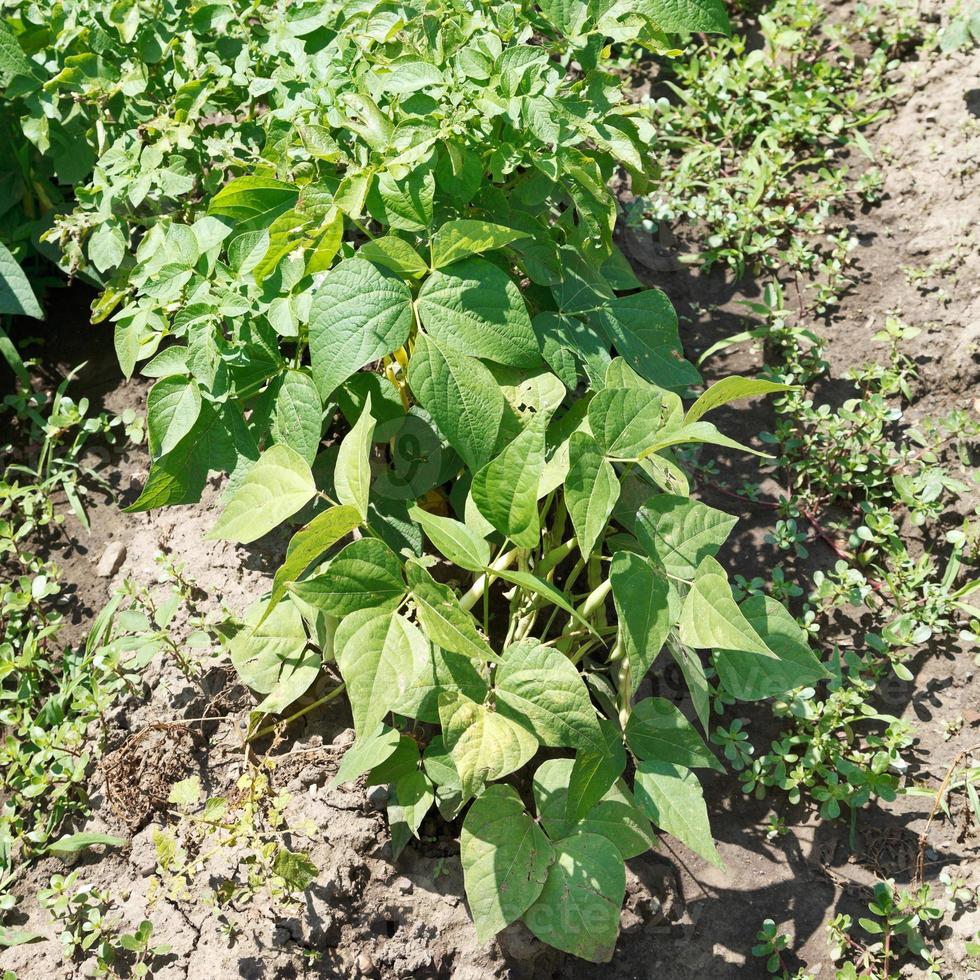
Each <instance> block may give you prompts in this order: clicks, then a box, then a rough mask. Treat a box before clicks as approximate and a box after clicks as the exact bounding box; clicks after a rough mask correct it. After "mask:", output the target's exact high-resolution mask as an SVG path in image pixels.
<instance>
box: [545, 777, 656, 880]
mask: <svg viewBox="0 0 980 980" xmlns="http://www.w3.org/2000/svg"><path fill="white" fill-rule="evenodd" d="M572 766H573V762H572V760H571V759H549V760H548V761H547V762H543V763H542V764H541V765H540V766H538V771H537V772H536V773H535V774H534V782H533V786H532V788H533V791H534V805H535V807H536V809H537V811H538V817H539V818H540V820H541V822H542V824H544V829H545V830H546V831H547V832H548V836H549V837H550V838H551V839H552V840H561V839H562V838H563V837H571V836H572V835H573V834H598V835H599V836H600V837H605V838H606V839H607V840H608V841H609V842H610V843H612V844H614V845H615V847H616V850H617V851H619V853H620V856H621V857H622V859H623V860H624V861H628V860H629V859H630V858H633V857H636V856H637V855H638V854H644V853H645V852H646V851H649V850H650V848H652V847H655V846H656V837H655V836H654V834H653V831H652V830H651V829H650V821H649V820H648V819H647V817H646V815H645V814H644V813H643V812H642V811H641V810H640V809H639V807H637V805H636V803H635V801H634V800H633V797H632V794H631V793H630V791H629V788H628V787H627V786H626V784H625V783H624V782H623V781H622V780H621V779H618V778H617V779H616V780H615V781H614V783H613V785H612V786H610V787H609V788H608V789H607V790H606V792H605V793H603V794H602V797H601V798H600V799H599V800H597V801H596V803H595V804H594V805H593V806H591V807H590V808H589V810H588V812H587V813H586V815H585V816H584V817H583V818H582V819H581V820H570V819H569V818H568V815H567V814H568V785H569V779H570V777H571V774H572Z"/></svg>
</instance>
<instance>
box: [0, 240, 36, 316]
mask: <svg viewBox="0 0 980 980" xmlns="http://www.w3.org/2000/svg"><path fill="white" fill-rule="evenodd" d="M2 315H12V316H31V317H34V319H36V320H42V319H43V318H44V311H43V310H42V309H41V304H40V303H38V301H37V297H36V296H35V295H34V290H33V289H31V284H30V281H29V280H28V278H27V276H26V275H24V272H23V270H22V269H21V267H20V266H19V265H18V263H17V260H16V259H15V258H14V257H13V255H11V254H10V251H9V250H8V249H7V246H6V245H4V244H3V242H0V316H2Z"/></svg>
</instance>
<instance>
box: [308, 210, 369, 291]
mask: <svg viewBox="0 0 980 980" xmlns="http://www.w3.org/2000/svg"><path fill="white" fill-rule="evenodd" d="M321 227H322V229H323V230H322V231H321V232H320V237H319V238H317V239H316V242H315V243H314V245H313V247H312V249H310V251H309V252H308V254H307V257H306V274H307V275H308V276H312V275H314V274H315V273H317V272H326V271H327V269H329V268H330V266H331V264H332V263H333V260H334V259H335V258H336V257H337V253H338V252H339V251H340V244H341V242H342V241H343V237H344V215H343V212H342V211H341V210H340V209H339V208H332V209H331V211H330V212H329V215H328V217H327V218H326V219H324V222H323V225H322V226H321ZM364 257H365V258H367V256H364Z"/></svg>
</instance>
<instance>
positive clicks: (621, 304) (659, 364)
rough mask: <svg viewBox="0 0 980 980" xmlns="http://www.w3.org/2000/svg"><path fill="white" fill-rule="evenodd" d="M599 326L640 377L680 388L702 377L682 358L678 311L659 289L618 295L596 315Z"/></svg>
mask: <svg viewBox="0 0 980 980" xmlns="http://www.w3.org/2000/svg"><path fill="white" fill-rule="evenodd" d="M595 320H596V322H597V324H598V325H599V327H600V329H601V330H602V331H603V332H604V333H605V334H606V336H607V337H608V338H609V340H610V341H612V343H613V345H614V346H615V348H616V350H617V351H618V352H619V354H620V355H621V356H622V357H624V358H625V359H626V361H627V362H628V363H629V365H630V367H632V368H633V369H634V370H635V371H636V372H637V373H638V374H639V375H640V376H641V377H643V378H646V380H647V381H651V382H653V384H657V385H660V386H661V387H663V388H669V389H675V388H683V387H685V386H686V385H694V384H697V383H698V382H699V381H700V380H701V376H700V375H699V374H698V371H697V368H695V367H694V365H693V364H691V363H690V362H689V361H686V360H684V351H683V349H682V348H681V342H680V336H679V335H678V332H677V314H676V313H675V312H674V307H673V306H672V305H671V302H670V300H669V299H667V297H666V296H665V295H664V294H663V293H662V292H660V290H659V289H645V290H643V292H640V293H631V294H630V295H628V296H620V297H618V298H616V299H611V300H608V301H606V303H605V304H604V305H603V306H602V307H601V308H600V310H599V311H598V312H597V313H596V314H595Z"/></svg>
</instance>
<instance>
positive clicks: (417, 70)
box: [382, 58, 445, 95]
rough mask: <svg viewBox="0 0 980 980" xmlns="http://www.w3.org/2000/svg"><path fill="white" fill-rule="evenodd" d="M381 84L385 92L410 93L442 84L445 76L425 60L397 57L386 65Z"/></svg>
mask: <svg viewBox="0 0 980 980" xmlns="http://www.w3.org/2000/svg"><path fill="white" fill-rule="evenodd" d="M382 84H383V85H384V89H385V91H386V92H396V93H397V94H399V95H411V93H412V92H418V91H421V90H422V89H426V88H432V87H433V86H441V85H444V84H445V78H444V76H443V73H442V71H440V69H439V68H438V67H436V66H435V65H432V64H429V63H428V62H427V61H420V60H419V59H418V58H399V59H398V60H397V61H394V62H392V63H391V65H389V66H388V71H387V72H386V73H385V74H384V75H383V76H382Z"/></svg>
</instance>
